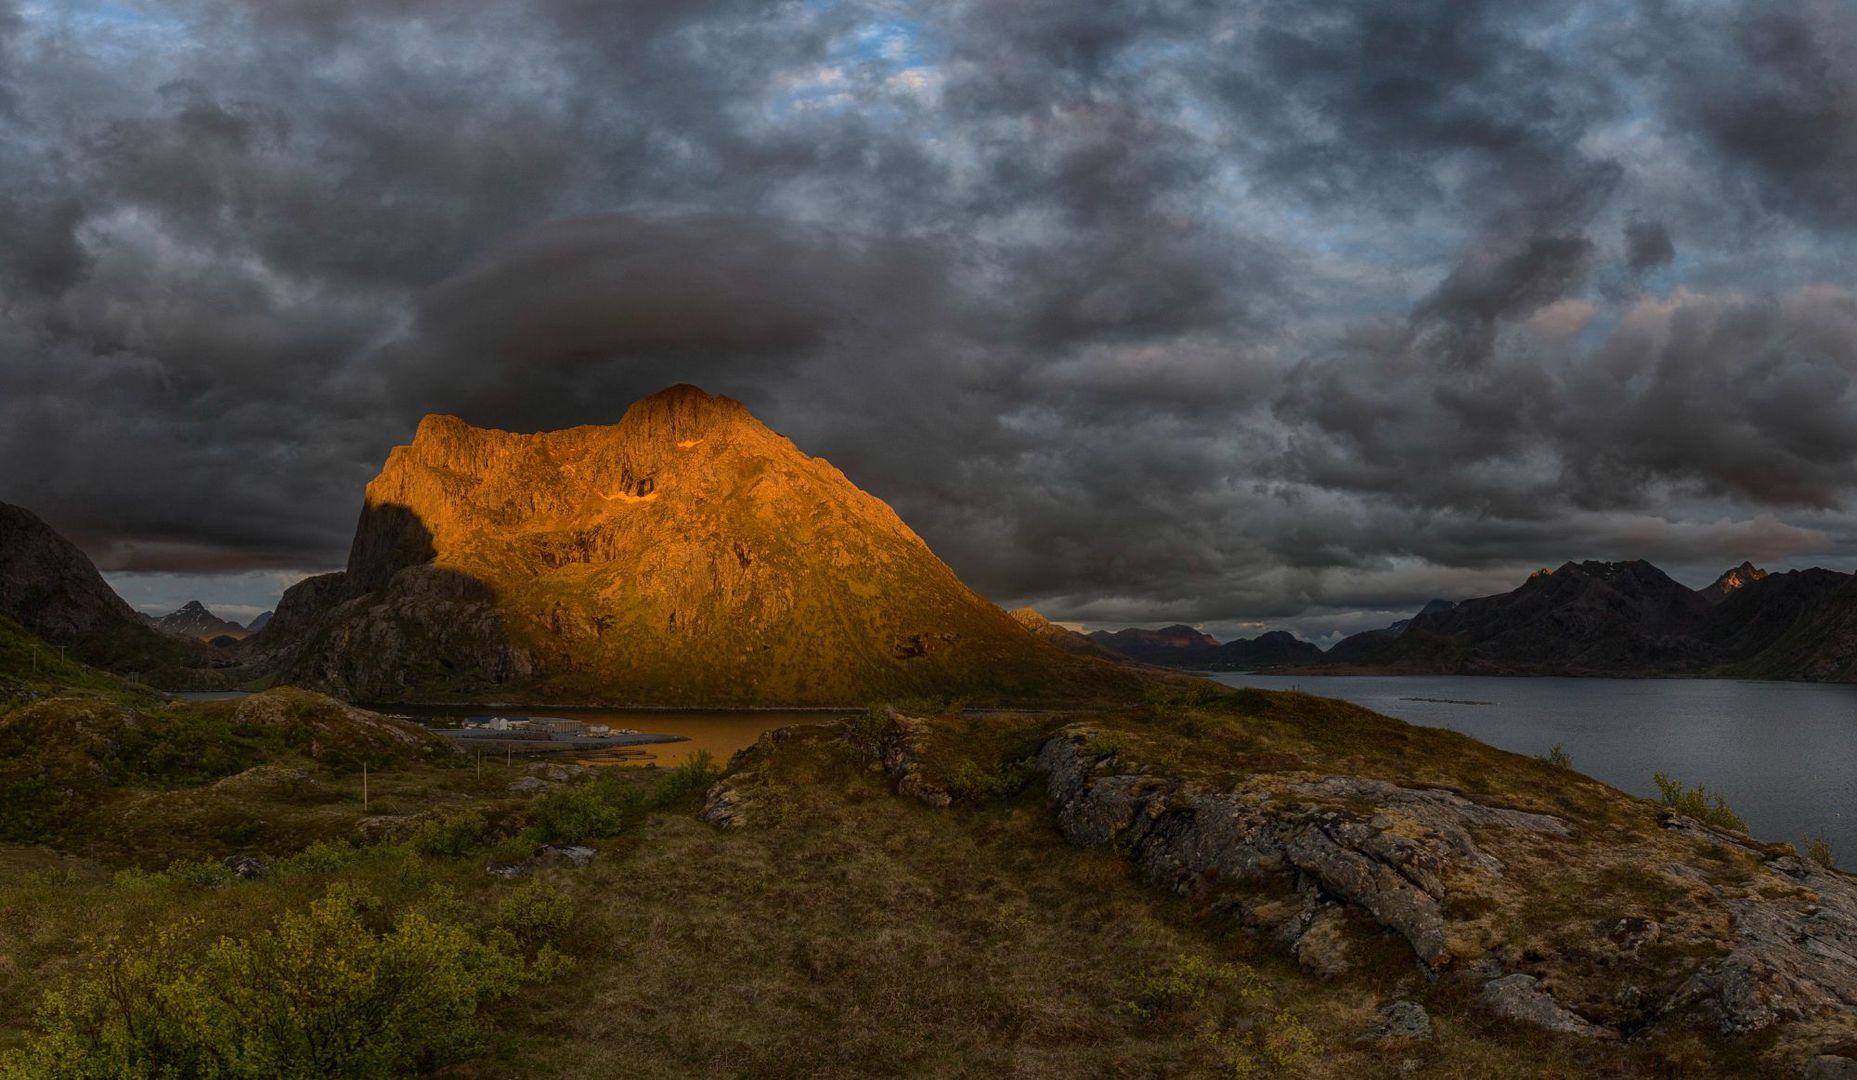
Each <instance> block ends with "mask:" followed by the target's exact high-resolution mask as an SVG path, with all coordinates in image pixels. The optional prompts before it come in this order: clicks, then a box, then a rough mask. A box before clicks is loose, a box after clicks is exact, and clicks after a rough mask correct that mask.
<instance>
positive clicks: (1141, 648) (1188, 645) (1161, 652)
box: [1088, 623, 1219, 666]
mask: <svg viewBox="0 0 1857 1080" xmlns="http://www.w3.org/2000/svg"><path fill="white" fill-rule="evenodd" d="M1088 636H1089V639H1090V640H1091V641H1094V642H1095V643H1096V644H1098V645H1101V646H1102V647H1104V648H1106V649H1111V650H1113V651H1115V652H1117V653H1120V654H1121V655H1123V656H1125V657H1128V658H1129V659H1130V660H1139V661H1141V662H1142V663H1144V664H1160V665H1165V666H1181V665H1183V664H1186V663H1187V661H1186V660H1185V659H1184V658H1185V657H1187V656H1189V655H1196V654H1198V653H1200V652H1203V651H1205V650H1207V649H1213V648H1217V647H1218V644H1219V639H1217V638H1215V637H1213V636H1212V635H1211V634H1207V633H1202V632H1201V631H1198V630H1195V629H1193V628H1192V627H1190V626H1183V625H1180V624H1177V623H1176V624H1175V625H1173V626H1163V627H1161V628H1160V629H1159V630H1144V629H1142V628H1141V627H1138V626H1131V627H1129V628H1127V629H1126V630H1097V631H1094V632H1092V633H1091V634H1089V635H1088Z"/></svg>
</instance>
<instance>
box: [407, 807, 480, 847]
mask: <svg viewBox="0 0 1857 1080" xmlns="http://www.w3.org/2000/svg"><path fill="white" fill-rule="evenodd" d="M484 827H485V822H484V816H483V815H482V814H480V813H478V812H477V811H475V810H466V811H465V812H463V813H461V814H453V815H451V816H450V817H448V818H444V819H442V820H439V821H428V822H426V823H425V824H424V825H421V826H420V827H419V831H417V832H415V833H414V834H413V839H412V844H413V850H414V851H417V852H419V853H420V854H422V855H452V856H456V855H462V854H464V853H465V852H467V851H469V850H471V849H472V848H474V847H476V846H477V845H478V844H479V843H481V842H482V841H483V838H484Z"/></svg>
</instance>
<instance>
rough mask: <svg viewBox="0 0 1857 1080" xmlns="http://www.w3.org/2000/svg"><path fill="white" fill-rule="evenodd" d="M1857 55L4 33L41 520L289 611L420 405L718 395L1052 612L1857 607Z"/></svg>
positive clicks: (688, 13)
mask: <svg viewBox="0 0 1857 1080" xmlns="http://www.w3.org/2000/svg"><path fill="white" fill-rule="evenodd" d="M1852 43H1853V24H1852V21H1851V18H1850V15H1849V13H1848V11H1847V10H1846V9H1845V8H1843V7H1840V6H1838V5H1835V4H1823V3H1816V4H1813V3H1808V4H1804V5H1798V6H1796V7H1794V8H1788V9H1786V10H1784V11H1780V10H1778V9H1773V8H1771V7H1770V6H1768V5H1758V4H1755V3H1753V2H1752V0H1745V2H1740V3H1717V4H1710V5H1706V6H1698V5H1694V4H1689V3H1681V4H1679V3H1676V2H1675V0H1671V2H1666V3H1656V4H1646V5H1635V6H1630V7H1627V6H1626V5H1623V4H1615V3H1611V2H1609V0H1608V2H1599V0H1582V2H1579V3H1572V4H1564V5H1549V6H1546V7H1541V6H1536V7H1533V8H1523V7H1518V6H1517V5H1513V4H1500V3H1496V2H1494V0H1420V2H1415V3H1405V4H1399V5H1393V6H1389V5H1386V4H1381V3H1370V2H1368V0H1355V2H1350V3H1343V4H1338V5H1329V6H1327V7H1325V8H1324V9H1322V11H1320V12H1319V13H1318V12H1312V11H1310V10H1307V9H1305V8H1302V7H1298V6H1295V5H1273V4H1261V3H1243V4H1237V5H1230V4H1223V5H1215V4H1206V3H1199V2H1194V0H1110V2H1108V3H1105V4H1097V5H1076V4H1065V3H1055V2H1054V3H1044V2H1036V3H1026V2H1022V0H1019V2H1005V0H967V2H961V3H955V4H949V5H941V6H938V7H933V8H928V9H921V10H917V9H900V8H894V7H891V6H888V5H883V4H879V3H856V2H848V3H844V4H827V5H803V6H799V7H794V6H791V5H775V4H770V3H761V2H747V0H687V2H677V3H658V4H636V5H626V4H606V3H592V2H586V0H524V2H520V3H512V4H506V5H498V6H493V7H490V8H485V7H483V6H470V5H457V4H449V3H442V2H438V0H389V2H380V0H369V2H362V0H266V2H263V3H259V2H257V0H152V2H150V3H146V4H142V5H138V6H136V7H134V8H132V9H125V8H123V7H121V6H117V5H105V4H101V3H95V4H93V3H90V2H89V0H74V2H73V3H72V4H68V5H61V6H59V8H58V9H56V10H53V9H48V8H45V7H35V8H32V9H24V8H20V7H18V6H17V5H14V4H11V3H8V2H6V0H0V282H3V283H4V285H5V288H4V289H3V290H0V498H6V499H9V500H12V501H18V502H22V503H26V504H28V505H30V506H33V507H34V508H35V509H37V510H39V511H40V512H41V513H43V514H45V515H46V516H47V517H48V518H50V519H51V520H52V521H54V522H55V523H56V524H58V525H59V526H60V527H62V528H65V529H66V530H68V531H69V532H71V533H72V534H73V535H74V536H75V537H77V538H78V539H79V540H80V542H82V543H84V544H85V545H86V547H87V548H88V549H89V550H91V552H92V553H93V554H94V555H96V556H97V557H98V558H99V560H100V561H101V562H103V563H105V564H107V565H108V566H109V567H110V568H111V569H112V570H113V571H116V572H119V577H118V579H117V580H118V581H119V582H120V583H122V584H123V587H124V588H125V589H132V590H133V589H146V590H148V591H149V596H151V597H153V596H156V595H159V596H160V597H161V598H162V599H163V602H165V599H166V598H168V597H170V596H171V595H172V594H173V593H174V591H175V590H176V589H181V588H183V587H184V586H183V585H181V584H177V581H180V582H185V581H194V582H197V583H198V584H199V587H200V588H201V589H202V590H211V589H213V588H220V587H223V588H224V589H225V590H227V593H226V602H227V603H229V604H234V605H238V606H240V607H263V606H267V605H266V600H267V598H266V597H261V596H257V595H255V594H254V593H253V590H256V589H261V588H268V587H269V585H270V584H274V583H275V582H277V581H280V580H285V579H287V578H288V576H289V575H290V574H292V573H296V572H302V571H308V570H316V569H321V568H325V567H329V566H333V565H337V564H339V563H340V562H341V560H342V554H343V551H344V548H345V545H346V541H347V536H348V532H349V530H350V528H351V527H352V523H353V516H354V513H355V508H356V505H357V502H358V500H359V492H360V489H361V486H362V484H363V483H365V481H366V479H367V477H368V476H369V475H371V474H372V472H373V470H374V469H375V468H376V467H377V465H378V462H379V461H380V459H381V458H382V457H383V456H384V454H385V452H386V449H387V448H388V447H389V446H391V445H393V444H394V443H395V442H398V441H403V440H404V439H405V437H406V436H407V434H408V433H409V432H410V431H411V429H412V426H413V424H414V423H415V422H416V420H417V418H418V416H419V415H420V414H422V413H424V412H427V411H437V410H445V411H454V412H458V413H461V414H463V415H465V416H466V417H467V418H469V419H471V420H473V421H476V422H480V423H486V424H495V425H500V426H505V427H515V428H540V427H552V426H560V425H565V424H572V423H590V422H603V421H611V420H613V419H615V418H616V417H617V416H618V415H619V413H620V411H621V410H622V409H623V408H624V405H625V404H626V403H627V402H628V401H630V400H631V399H632V398H634V397H636V396H639V395H641V394H644V393H648V392H650V391H652V390H655V389H657V388H659V387H661V386H662V385H665V384H667V383H670V382H676V381H694V382H698V383H700V384H703V385H706V386H708V387H709V388H711V389H714V390H719V391H722V392H727V393H731V394H734V395H735V396H738V397H741V398H743V399H744V400H745V401H747V402H748V403H749V405H750V406H751V407H752V408H754V409H756V410H757V412H759V413H761V414H762V415H763V416H764V417H765V418H766V419H767V420H768V421H769V422H770V423H772V424H773V425H774V426H776V427H777V428H779V429H780V430H782V431H783V432H785V433H787V434H789V435H791V436H793V437H794V438H795V439H796V440H797V441H799V443H800V444H801V445H802V446H804V447H806V448H808V449H810V450H813V451H815V452H819V453H823V454H825V455H827V456H829V457H830V458H831V459H832V460H833V461H834V462H836V463H837V464H839V465H840V466H841V467H843V468H844V469H845V470H846V471H847V472H848V473H849V474H850V475H851V476H852V477H853V479H855V480H857V481H858V482H860V483H862V484H864V485H865V486H867V487H869V488H870V489H871V490H873V491H875V492H877V493H878V494H879V495H881V496H883V497H885V498H887V499H889V500H891V501H892V502H893V503H894V504H895V505H896V506H897V507H898V509H899V510H900V511H901V512H902V513H903V515H904V516H905V518H907V519H908V520H909V521H910V522H911V523H912V524H914V525H915V526H916V527H917V528H918V530H919V531H920V532H921V533H922V534H923V535H924V536H925V537H926V538H927V539H928V540H929V541H930V543H931V544H932V545H933V546H934V547H935V548H936V549H937V550H938V551H940V552H941V553H943V554H944V556H945V557H946V558H948V560H949V561H950V562H951V563H953V564H954V565H955V566H956V568H957V569H958V570H960V571H961V572H962V574H963V575H964V576H966V577H967V578H968V579H969V580H971V581H972V582H973V583H974V584H976V586H977V587H979V588H981V589H982V590H983V591H985V592H987V593H988V594H989V595H993V596H995V597H997V598H1000V599H1003V600H1011V601H1030V602H1034V603H1037V604H1039V605H1041V606H1043V607H1045V608H1046V609H1048V611H1049V613H1050V614H1053V615H1056V616H1059V617H1067V618H1089V619H1092V620H1108V621H1118V620H1126V621H1145V622H1157V621H1163V620H1174V619H1192V620H1195V621H1207V622H1210V623H1214V624H1217V625H1220V626H1230V627H1240V626H1253V625H1261V624H1262V623H1265V622H1268V623H1271V624H1273V625H1276V624H1281V625H1290V626H1294V627H1297V628H1299V629H1303V630H1306V631H1308V632H1311V633H1323V634H1326V633H1331V632H1341V631H1343V630H1346V629H1359V628H1360V627H1361V626H1364V625H1375V624H1378V623H1383V622H1385V621H1390V619H1388V618H1385V616H1386V615H1387V614H1388V613H1389V612H1393V613H1401V614H1403V613H1404V611H1405V610H1406V609H1409V608H1411V607H1415V606H1416V605H1417V604H1418V603H1422V602H1423V601H1424V600H1425V599H1429V598H1430V597H1432V596H1436V595H1466V594H1468V593H1471V592H1475V591H1479V590H1487V589H1492V588H1497V587H1501V586H1503V585H1504V584H1506V583H1510V582H1512V580H1513V579H1516V578H1517V577H1518V576H1519V575H1520V574H1522V573H1525V572H1526V570H1528V569H1531V568H1532V567H1533V566H1535V565H1539V564H1542V563H1558V562H1560V561H1561V560H1563V559H1565V558H1587V557H1594V558H1616V557H1633V556H1644V557H1649V558H1652V559H1654V560H1660V561H1664V562H1668V563H1669V564H1670V566H1671V568H1672V569H1673V570H1676V571H1677V572H1679V573H1681V574H1689V575H1691V576H1693V577H1697V578H1699V579H1701V580H1706V579H1707V578H1709V577H1712V576H1713V572H1714V571H1713V570H1711V569H1710V568H1711V567H1713V568H1714V569H1719V566H1717V564H1720V565H1728V564H1730V563H1734V562H1739V561H1740V560H1741V559H1742V558H1743V557H1749V556H1752V557H1758V558H1764V559H1768V560H1771V561H1773V562H1775V563H1776V564H1785V565H1791V564H1800V563H1805V562H1809V561H1827V562H1832V563H1840V562H1841V561H1848V560H1849V559H1850V558H1851V556H1852V555H1853V550H1852V548H1853V543H1852V541H1851V540H1850V539H1849V538H1850V537H1852V536H1857V529H1853V527H1852V526H1853V524H1857V522H1853V521H1852V519H1851V516H1850V512H1849V510H1848V505H1849V499H1850V493H1851V490H1852V487H1853V484H1854V483H1857V475H1853V469H1852V462H1853V459H1857V445H1854V444H1853V440H1852V438H1851V436H1850V435H1849V434H1848V433H1849V432H1851V431H1857V424H1853V422H1852V421H1853V420H1857V415H1853V413H1854V412H1857V408H1854V406H1853V395H1852V389H1851V379H1852V376H1853V372H1854V371H1857V356H1854V355H1853V352H1852V345H1851V343H1852V342H1853V341H1857V316H1853V313H1852V312H1853V302H1854V301H1853V289H1854V288H1857V282H1853V281H1851V279H1850V274H1849V271H1850V264H1849V259H1848V251H1847V249H1846V247H1845V242H1846V241H1847V239H1848V229H1849V226H1850V225H1851V224H1852V222H1853V220H1857V219H1854V218H1853V210H1852V207H1853V204H1852V203H1851V201H1850V199H1851V194H1850V192H1851V187H1850V184H1849V179H1850V177H1851V175H1852V174H1853V172H1854V171H1857V170H1854V169H1853V162H1854V161H1857V158H1854V157H1853V153H1854V151H1853V143H1852V141H1851V140H1852V134H1851V133H1852V132H1853V131H1857V123H1853V122H1852V121H1853V117H1852V116H1851V115H1850V112H1849V109H1850V103H1851V101H1852V100H1853V92H1852V85H1851V78H1852V76H1851V74H1850V73H1851V72H1852V71H1853V70H1857V64H1854V63H1852V62H1851V61H1852V59H1853V57H1852V54H1851V49H1852V48H1853V44H1852ZM1648 215H1654V216H1648ZM1672 237H1679V238H1680V239H1681V243H1682V252H1681V254H1682V257H1681V258H1680V259H1679V258H1678V257H1677V246H1676V242H1675V241H1673V239H1672ZM173 575H181V576H180V577H179V578H175V577H173ZM215 583H218V584H215ZM131 598H132V599H136V597H131ZM207 598H208V599H212V597H211V596H208V597H207ZM150 602H153V601H150Z"/></svg>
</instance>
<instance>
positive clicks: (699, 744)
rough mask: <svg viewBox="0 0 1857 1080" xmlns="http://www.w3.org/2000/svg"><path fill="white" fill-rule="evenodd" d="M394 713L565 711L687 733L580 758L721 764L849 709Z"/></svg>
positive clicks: (482, 709)
mask: <svg viewBox="0 0 1857 1080" xmlns="http://www.w3.org/2000/svg"><path fill="white" fill-rule="evenodd" d="M383 711H385V712H389V713H396V714H403V715H406V716H411V717H413V718H414V719H416V720H421V721H424V722H426V723H448V722H455V721H457V720H459V719H462V718H463V717H466V716H492V715H494V716H507V717H509V718H510V719H512V720H513V719H516V718H518V717H524V716H561V717H566V718H568V719H570V720H580V721H584V722H586V723H589V724H605V725H607V726H608V727H611V728H613V729H614V730H619V729H621V728H635V729H637V730H639V731H641V732H649V733H652V734H659V735H681V736H683V741H681V742H674V743H651V744H647V745H644V746H628V747H625V748H624V750H623V751H622V752H609V753H593V754H584V755H582V756H581V757H580V758H579V760H581V761H584V762H585V763H587V764H589V765H613V764H623V765H660V766H671V765H680V764H682V763H683V762H685V761H688V760H689V759H690V758H691V757H692V756H694V755H695V754H697V753H698V752H700V751H707V752H708V753H709V755H710V756H711V757H713V758H715V759H716V763H717V764H718V765H721V764H726V763H727V762H728V760H729V755H730V754H733V753H734V752H735V751H737V750H740V749H741V748H742V747H744V746H749V745H752V744H753V743H754V741H755V740H756V739H758V738H760V737H761V733H762V732H764V731H772V730H774V729H775V728H783V727H792V726H793V725H795V724H823V723H828V722H830V721H832V720H836V719H839V718H841V717H844V716H850V715H851V712H850V711H846V712H843V713H836V712H822V711H819V710H808V711H797V710H796V711H775V710H762V711H755V712H695V711H685V710H665V711H662V712H656V711H651V712H647V711H639V710H632V709H516V710H507V711H499V710H495V709H491V708H490V707H488V706H484V705H457V706H452V705H445V706H436V705H434V706H411V705H408V706H394V707H392V708H388V709H384V710H383Z"/></svg>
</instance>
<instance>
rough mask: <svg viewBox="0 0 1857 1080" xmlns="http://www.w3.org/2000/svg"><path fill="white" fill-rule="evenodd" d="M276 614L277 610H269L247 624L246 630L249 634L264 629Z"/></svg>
mask: <svg viewBox="0 0 1857 1080" xmlns="http://www.w3.org/2000/svg"><path fill="white" fill-rule="evenodd" d="M276 614H277V612H275V611H267V612H265V613H264V614H262V615H260V616H258V617H257V618H255V619H253V620H252V621H250V622H248V623H246V624H245V632H246V633H248V634H255V633H257V632H258V631H260V630H262V629H264V628H265V627H266V626H267V625H269V624H270V622H271V617H272V616H273V615H276Z"/></svg>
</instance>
